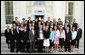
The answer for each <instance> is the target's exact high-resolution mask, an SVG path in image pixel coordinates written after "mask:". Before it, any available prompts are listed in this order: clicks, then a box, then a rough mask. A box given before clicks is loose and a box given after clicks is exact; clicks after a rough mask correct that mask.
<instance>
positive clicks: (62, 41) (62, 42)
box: [59, 38, 65, 46]
mask: <svg viewBox="0 0 85 55" xmlns="http://www.w3.org/2000/svg"><path fill="white" fill-rule="evenodd" d="M64 43H65V42H64V38H59V45H61V46H64Z"/></svg>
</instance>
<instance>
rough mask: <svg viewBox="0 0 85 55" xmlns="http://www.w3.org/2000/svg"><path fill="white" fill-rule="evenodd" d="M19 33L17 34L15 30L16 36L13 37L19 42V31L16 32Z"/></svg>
mask: <svg viewBox="0 0 85 55" xmlns="http://www.w3.org/2000/svg"><path fill="white" fill-rule="evenodd" d="M18 31H19V32H17V30H16V35H15V40H17V41H19V38H20V30H18Z"/></svg>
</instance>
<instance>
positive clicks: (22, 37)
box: [19, 30, 24, 40]
mask: <svg viewBox="0 0 85 55" xmlns="http://www.w3.org/2000/svg"><path fill="white" fill-rule="evenodd" d="M19 39H20V40H24V30H22V31H21V30H20V37H19Z"/></svg>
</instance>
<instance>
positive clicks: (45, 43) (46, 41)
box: [43, 39, 50, 47]
mask: <svg viewBox="0 0 85 55" xmlns="http://www.w3.org/2000/svg"><path fill="white" fill-rule="evenodd" d="M43 46H46V47H49V46H50V41H49V39H45V40H44V42H43Z"/></svg>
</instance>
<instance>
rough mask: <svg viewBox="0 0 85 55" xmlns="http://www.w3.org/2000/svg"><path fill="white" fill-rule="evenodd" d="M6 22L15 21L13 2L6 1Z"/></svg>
mask: <svg viewBox="0 0 85 55" xmlns="http://www.w3.org/2000/svg"><path fill="white" fill-rule="evenodd" d="M5 17H6V24H12V21H13V2H5Z"/></svg>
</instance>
